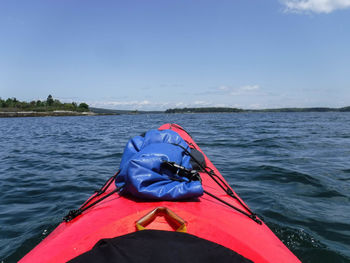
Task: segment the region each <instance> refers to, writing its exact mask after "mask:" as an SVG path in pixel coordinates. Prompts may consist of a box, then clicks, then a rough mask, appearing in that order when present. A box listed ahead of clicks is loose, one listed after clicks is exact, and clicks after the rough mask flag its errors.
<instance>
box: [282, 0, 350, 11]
mask: <svg viewBox="0 0 350 263" xmlns="http://www.w3.org/2000/svg"><path fill="white" fill-rule="evenodd" d="M283 3H284V4H285V6H286V10H287V11H290V12H314V13H326V14H328V13H331V12H333V11H335V10H338V9H345V8H349V7H350V0H283Z"/></svg>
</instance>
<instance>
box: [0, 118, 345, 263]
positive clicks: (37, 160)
mask: <svg viewBox="0 0 350 263" xmlns="http://www.w3.org/2000/svg"><path fill="white" fill-rule="evenodd" d="M167 122H174V123H177V124H179V125H181V126H183V127H184V128H185V129H186V130H187V131H188V132H189V133H190V134H191V135H192V137H193V138H194V140H195V141H196V142H197V144H198V145H199V146H200V147H201V149H202V150H203V151H204V152H205V153H206V154H207V156H208V157H209V158H210V159H211V161H212V162H213V163H214V165H215V166H216V167H217V168H218V169H219V170H220V172H221V173H222V174H223V176H224V177H225V178H226V180H227V181H228V182H229V184H230V185H231V186H232V187H233V189H234V190H235V191H236V192H237V193H238V194H239V195H240V196H241V197H242V198H243V199H244V201H245V202H246V203H247V204H248V205H249V206H250V208H251V209H252V210H253V211H255V212H256V213H258V214H259V216H261V217H262V218H263V220H264V221H265V222H266V223H267V225H268V226H269V227H270V228H271V229H272V231H273V232H274V233H275V234H276V235H277V236H278V237H279V238H280V239H281V240H282V241H283V243H284V244H285V245H286V246H287V247H288V248H289V249H290V250H291V251H292V252H293V253H295V255H296V256H297V257H298V258H299V259H300V260H302V261H303V262H350V114H349V113H239V114H236V113H233V114H232V113H231V114H153V115H146V114H139V115H117V116H86V117H42V118H7V119H4V118H3V119H0V193H1V198H0V262H5V263H8V262H16V261H18V260H19V259H20V258H22V257H23V256H24V255H25V254H26V253H27V252H28V251H29V250H31V249H32V248H33V247H34V246H35V245H37V244H38V243H39V242H40V241H41V240H43V239H44V238H45V237H46V236H47V235H48V234H49V233H50V232H51V231H52V230H53V229H54V228H55V227H56V226H57V225H58V224H59V223H60V222H61V220H62V217H63V216H64V215H65V214H66V213H67V212H68V211H69V210H70V209H75V208H77V207H78V206H79V205H80V204H82V203H83V201H85V200H86V199H87V198H88V197H89V196H90V195H91V194H92V193H93V192H94V191H95V190H96V189H98V188H99V187H100V186H101V185H102V184H103V183H104V181H105V180H106V179H107V178H109V177H110V176H112V175H113V174H114V173H115V172H116V171H117V170H118V167H119V162H120V159H121V156H122V153H123V148H124V146H125V144H126V142H127V141H128V139H129V138H130V137H131V136H134V135H139V134H141V133H143V132H144V131H146V130H148V129H155V128H157V127H159V126H160V125H162V124H164V123H167Z"/></svg>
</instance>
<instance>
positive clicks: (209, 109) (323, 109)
mask: <svg viewBox="0 0 350 263" xmlns="http://www.w3.org/2000/svg"><path fill="white" fill-rule="evenodd" d="M349 111H350V106H348V107H343V108H327V107H313V108H279V109H260V110H249V109H248V110H243V109H238V108H227V107H202V108H175V109H167V110H166V111H165V113H215V112H216V113H219V112H220V113H225V112H349Z"/></svg>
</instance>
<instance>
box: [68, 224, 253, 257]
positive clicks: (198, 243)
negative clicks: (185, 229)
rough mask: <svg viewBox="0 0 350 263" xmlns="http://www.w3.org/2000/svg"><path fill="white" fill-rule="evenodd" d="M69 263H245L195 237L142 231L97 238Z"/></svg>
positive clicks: (225, 250)
mask: <svg viewBox="0 0 350 263" xmlns="http://www.w3.org/2000/svg"><path fill="white" fill-rule="evenodd" d="M69 262H70V263H90V262H91V263H92V262H94V263H95V262H100V263H105V262H118V263H142V262H147V263H158V262H162V263H175V262H176V263H177V262H180V263H196V262H198V263H206V262H213V263H219V262H220V263H221V262H231V263H238V262H239V263H242V262H243V263H245V262H252V261H250V260H248V259H246V258H244V257H243V256H241V255H239V254H237V253H236V252H234V251H232V250H230V249H228V248H226V247H223V246H221V245H218V244H216V243H213V242H210V241H208V240H204V239H201V238H198V237H196V236H193V235H190V234H185V233H179V232H171V231H161V230H143V231H138V232H134V233H130V234H127V235H124V236H120V237H115V238H111V239H101V240H100V241H98V242H97V243H96V245H95V246H94V247H93V248H92V249H91V250H90V251H87V252H85V253H84V254H82V255H80V256H78V257H76V258H74V259H72V260H70V261H69Z"/></svg>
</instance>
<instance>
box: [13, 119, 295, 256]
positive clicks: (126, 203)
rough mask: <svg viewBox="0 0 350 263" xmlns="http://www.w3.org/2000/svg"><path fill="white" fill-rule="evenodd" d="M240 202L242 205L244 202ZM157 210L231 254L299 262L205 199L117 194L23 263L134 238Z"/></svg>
mask: <svg viewBox="0 0 350 263" xmlns="http://www.w3.org/2000/svg"><path fill="white" fill-rule="evenodd" d="M159 129H160V130H162V129H172V130H174V131H176V132H177V133H179V135H180V136H181V137H182V138H183V139H184V140H185V141H186V142H188V143H189V144H190V145H191V147H192V146H193V147H195V148H196V149H197V150H200V148H199V147H198V146H197V144H196V143H195V142H194V141H193V139H192V138H191V137H190V136H189V134H187V133H186V132H185V131H184V130H183V129H182V128H181V127H180V126H178V125H173V124H165V125H163V126H161V127H160V128H159ZM200 151H201V150H200ZM203 155H204V157H205V161H206V165H207V167H208V168H210V169H212V170H213V171H214V173H215V174H216V175H217V176H218V177H219V178H220V179H221V180H224V178H223V177H222V175H221V174H220V173H219V171H218V170H217V169H216V168H215V166H214V165H213V164H212V163H211V162H210V160H209V159H208V158H207V156H206V155H205V154H204V153H203ZM201 178H202V184H203V188H204V190H206V191H208V192H209V193H211V194H213V195H215V196H217V197H219V198H221V199H223V200H224V201H226V202H228V203H229V204H231V205H233V206H235V207H237V208H239V209H241V210H243V211H247V210H246V209H245V207H244V206H242V204H240V202H238V201H237V200H235V199H233V198H232V197H230V196H229V195H227V194H226V193H225V192H224V191H223V190H222V189H221V188H220V187H219V186H218V185H217V184H216V183H215V182H214V181H213V180H212V179H211V178H210V177H209V176H208V175H207V174H206V173H203V172H202V173H201ZM114 189H115V184H114V183H112V184H111V185H110V186H109V188H108V189H107V191H106V192H105V193H104V194H102V195H101V197H100V198H102V197H103V196H105V195H107V194H108V193H110V192H111V191H113V190H114ZM233 193H234V192H233ZM234 194H235V193H234ZM235 195H236V194H235ZM236 196H237V195H236ZM237 198H239V197H238V196H237ZM240 200H241V199H240ZM241 202H242V203H243V204H244V202H243V201H242V200H241ZM244 205H245V204H244ZM157 207H166V208H168V209H170V210H171V211H173V212H174V213H175V214H176V215H178V216H179V217H181V218H182V219H184V220H185V221H186V227H187V233H189V234H192V235H195V236H197V237H200V238H203V239H206V240H209V241H212V242H215V243H217V244H220V245H222V246H224V247H227V248H229V249H232V250H233V251H235V252H237V253H239V254H241V255H242V256H244V257H246V258H248V259H250V260H252V261H254V262H299V260H298V259H297V258H296V257H295V256H294V255H293V254H292V253H291V252H290V251H289V250H288V248H287V247H285V246H284V245H283V243H282V242H281V241H280V240H279V239H278V238H277V237H276V236H275V235H274V234H273V232H272V231H271V230H270V229H269V228H268V227H267V226H266V225H265V224H264V223H262V224H261V225H260V224H258V223H257V222H255V221H253V220H252V219H251V218H249V217H247V216H246V215H244V214H242V213H240V212H238V211H235V210H234V209H232V208H230V207H229V206H227V205H225V204H224V203H222V202H220V201H218V200H216V199H214V198H212V197H211V196H208V195H207V194H204V195H203V196H201V197H200V198H197V199H194V200H192V199H191V200H188V201H180V202H174V201H161V202H158V201H157V202H152V201H144V200H137V199H134V198H130V197H124V196H119V195H118V194H117V193H115V194H113V195H112V196H109V197H108V198H106V199H105V200H103V201H101V202H100V203H98V204H96V205H95V206H93V207H92V208H90V209H88V210H87V211H85V212H84V213H83V214H82V215H80V216H78V217H76V218H74V219H73V220H72V221H70V222H62V223H61V224H60V225H59V226H58V227H57V228H56V229H55V230H54V231H53V232H52V233H51V234H50V235H49V236H48V237H47V238H46V239H44V240H43V241H42V242H41V243H40V244H39V245H38V246H37V247H35V248H34V249H33V250H32V251H31V252H30V253H28V254H27V255H26V256H25V257H24V258H23V259H22V260H21V261H20V262H33V259H35V260H34V261H35V262H66V261H68V260H70V259H72V258H74V257H76V256H78V255H80V254H82V253H84V252H86V251H88V250H90V249H91V248H92V247H93V246H94V245H95V244H96V243H97V242H98V241H99V240H100V239H102V238H113V237H116V236H121V235H125V234H128V233H132V232H135V231H136V226H135V222H136V221H137V220H139V219H140V218H142V217H143V216H145V215H146V214H148V213H149V212H150V211H152V210H154V209H155V208H157ZM247 212H248V211H247ZM146 228H147V229H158V230H168V231H174V228H173V226H171V224H169V220H167V218H166V217H164V216H159V217H156V219H155V220H154V221H153V222H151V223H150V224H149V225H148V226H147V227H146Z"/></svg>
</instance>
